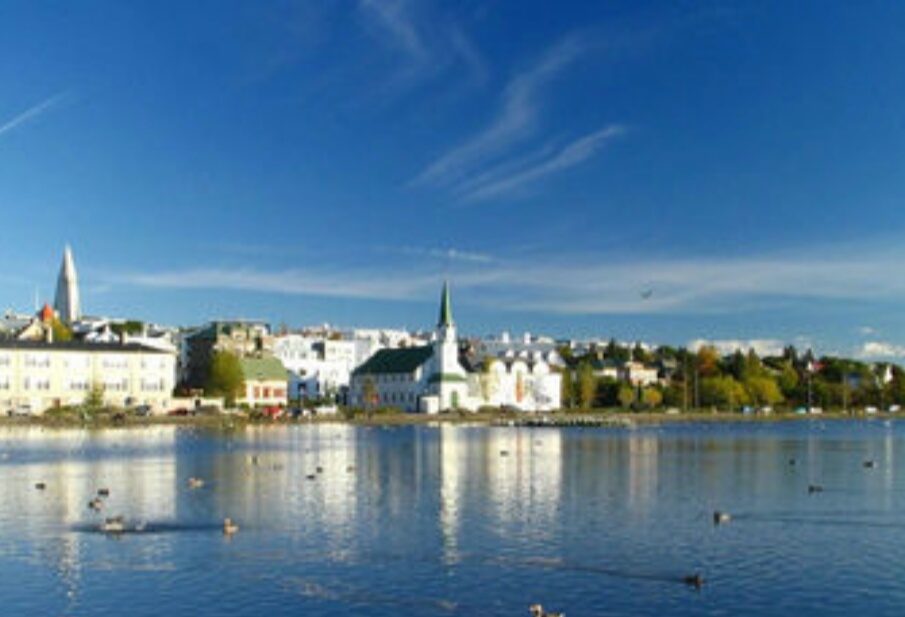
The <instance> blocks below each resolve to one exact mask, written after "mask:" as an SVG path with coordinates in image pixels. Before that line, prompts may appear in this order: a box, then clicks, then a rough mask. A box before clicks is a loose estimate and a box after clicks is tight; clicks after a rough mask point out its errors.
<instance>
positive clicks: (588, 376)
mask: <svg viewBox="0 0 905 617" xmlns="http://www.w3.org/2000/svg"><path fill="white" fill-rule="evenodd" d="M596 394H597V378H596V377H595V376H594V368H593V367H592V366H591V363H590V362H587V361H585V362H582V363H581V364H579V365H578V404H579V406H581V408H582V409H589V408H590V407H592V406H593V405H594V396H595V395H596Z"/></svg>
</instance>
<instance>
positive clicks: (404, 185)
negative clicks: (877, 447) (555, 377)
mask: <svg viewBox="0 0 905 617" xmlns="http://www.w3.org/2000/svg"><path fill="white" fill-rule="evenodd" d="M903 28H905V3H900V2H891V1H890V2H872V3H855V2H831V1H819V2H818V1H813V2H807V1H804V2H794V3H789V2H778V1H777V2H773V1H765V2H662V3H659V2H634V1H626V2H599V1H593V2H580V1H575V2H565V3H551V2H549V1H545V0H544V1H534V0H520V1H519V2H480V1H470V0H462V1H457V2H431V1H429V0H419V1H415V0H409V1H406V0H395V1H392V0H387V1H380V0H336V1H332V2H320V1H315V0H311V1H298V2H289V1H282V2H276V1H275V2H251V1H249V2H227V1H219V0H218V1H196V2H175V1H173V2H169V1H161V2H109V1H103V2H92V1H90V0H84V1H80V2H76V3H73V2H52V1H45V2H28V1H24V0H23V1H17V0H13V1H9V2H3V3H0V57H2V58H3V60H2V62H0V208H2V210H0V211H2V214H3V224H2V229H3V232H4V233H3V237H4V241H3V242H2V243H0V262H2V264H3V268H2V270H0V306H2V307H4V308H5V307H9V308H13V309H17V310H26V309H28V310H30V309H31V306H32V304H33V303H34V297H35V294H36V293H37V294H38V295H39V297H40V298H41V299H42V300H45V299H52V298H51V294H52V293H53V287H54V280H55V276H56V272H57V269H58V267H59V264H60V260H61V256H62V250H63V246H64V245H65V244H67V243H68V244H70V245H71V246H72V248H73V251H74V254H75V259H76V264H77V267H78V269H79V274H80V277H81V282H82V295H83V303H84V305H85V306H84V308H85V310H86V312H88V313H91V314H98V315H113V316H128V317H134V318H139V319H145V320H149V321H155V322H159V323H164V324H169V325H192V324H199V323H203V322H204V321H206V320H208V319H211V318H215V317H247V318H260V319H266V320H268V321H270V322H271V323H273V324H275V325H276V324H279V323H286V324H289V325H290V326H302V325H308V324H316V323H323V322H329V323H333V324H337V325H340V326H362V327H409V328H429V327H431V326H432V325H433V322H434V320H435V319H436V308H437V302H438V299H439V292H440V288H441V285H442V281H443V279H444V278H449V280H450V281H451V285H452V289H453V301H454V314H455V316H456V319H457V322H458V325H459V327H460V330H461V331H462V332H463V333H465V334H471V335H481V334H488V333H495V332H500V331H502V330H508V331H511V332H513V333H521V332H524V331H531V332H535V333H544V334H548V335H551V336H556V337H578V338H583V337H592V336H594V337H602V338H609V337H616V338H617V339H620V340H637V339H641V340H645V341H650V342H654V343H666V344H674V345H684V344H687V343H688V342H690V341H693V340H697V339H706V340H713V339H719V340H742V341H763V342H770V341H772V342H775V343H793V344H797V345H800V346H811V347H814V348H815V350H817V351H820V352H823V353H842V354H846V355H859V356H864V357H886V358H897V357H902V356H905V311H903V310H902V308H903V305H905V273H903V272H902V268H901V265H902V264H903V263H905V243H903V238H905V233H903V232H905V208H903V196H905V173H903V171H905V120H903V118H905V113H903V109H905V105H903V102H905V72H903V71H902V70H901V65H902V59H903V58H905V37H903V36H901V32H902V31H903Z"/></svg>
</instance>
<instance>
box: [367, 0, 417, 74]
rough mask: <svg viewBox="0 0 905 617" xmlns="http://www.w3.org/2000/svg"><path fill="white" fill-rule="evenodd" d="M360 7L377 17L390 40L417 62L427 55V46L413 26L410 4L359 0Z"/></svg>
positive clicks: (395, 0) (400, 1) (399, 1)
mask: <svg viewBox="0 0 905 617" xmlns="http://www.w3.org/2000/svg"><path fill="white" fill-rule="evenodd" d="M361 7H362V8H363V9H364V10H365V11H367V12H368V13H371V14H372V15H374V16H375V17H376V18H377V21H378V24H379V25H380V26H381V27H382V28H384V29H385V30H386V32H387V33H388V34H389V35H390V38H391V40H392V42H393V43H394V44H395V45H397V46H398V47H400V48H401V49H402V50H403V51H404V52H405V53H406V54H408V55H409V56H410V57H411V58H413V59H415V60H416V61H418V62H421V61H423V60H424V59H425V58H426V56H427V48H426V47H425V45H424V43H423V42H422V40H421V36H420V34H419V33H418V30H417V28H416V26H415V22H414V19H413V16H412V9H413V7H412V5H411V4H410V3H409V2H405V1H404V0H361Z"/></svg>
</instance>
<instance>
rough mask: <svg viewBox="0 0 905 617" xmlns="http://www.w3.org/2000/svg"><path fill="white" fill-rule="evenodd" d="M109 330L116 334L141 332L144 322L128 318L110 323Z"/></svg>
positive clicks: (143, 329)
mask: <svg viewBox="0 0 905 617" xmlns="http://www.w3.org/2000/svg"><path fill="white" fill-rule="evenodd" d="M110 331H111V332H113V333H114V334H116V335H118V336H122V335H123V334H141V333H142V332H144V331H145V324H144V322H142V321H138V320H136V319H130V320H128V321H124V322H121V323H114V324H110Z"/></svg>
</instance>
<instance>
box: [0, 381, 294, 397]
mask: <svg viewBox="0 0 905 617" xmlns="http://www.w3.org/2000/svg"><path fill="white" fill-rule="evenodd" d="M101 385H102V387H103V388H104V390H106V391H109V392H128V391H129V380H127V379H122V380H117V381H113V380H109V381H105V382H104V383H103V384H101ZM11 388H12V383H11V381H10V378H9V377H8V376H3V377H0V390H10V389H11ZM22 389H23V390H38V391H42V392H46V391H49V390H50V379H48V378H46V377H44V378H42V377H26V378H24V379H23V380H22ZM66 389H67V390H69V391H75V392H87V391H88V390H90V389H91V383H90V382H88V381H87V380H70V381H69V382H68V383H67V384H66ZM141 390H142V392H165V391H167V390H168V388H167V386H166V383H165V382H164V380H162V379H161V380H159V381H142V382H141ZM275 396H279V395H275Z"/></svg>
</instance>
